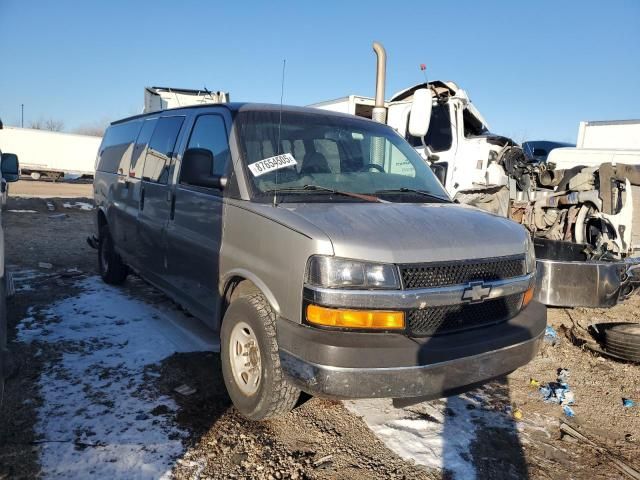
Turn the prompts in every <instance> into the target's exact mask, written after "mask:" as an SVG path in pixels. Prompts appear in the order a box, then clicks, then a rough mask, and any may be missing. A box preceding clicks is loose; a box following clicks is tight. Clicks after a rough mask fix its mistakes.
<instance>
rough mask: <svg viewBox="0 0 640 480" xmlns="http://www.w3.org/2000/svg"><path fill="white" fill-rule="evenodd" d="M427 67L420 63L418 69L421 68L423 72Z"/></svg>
mask: <svg viewBox="0 0 640 480" xmlns="http://www.w3.org/2000/svg"><path fill="white" fill-rule="evenodd" d="M426 69H427V65H426V64H424V63H421V64H420V70H422V71H423V72H424V71H425V70H426Z"/></svg>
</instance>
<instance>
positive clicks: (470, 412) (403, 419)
mask: <svg viewBox="0 0 640 480" xmlns="http://www.w3.org/2000/svg"><path fill="white" fill-rule="evenodd" d="M344 403H345V406H346V407H347V409H348V410H350V411H351V412H353V413H355V414H356V415H358V416H360V417H362V419H363V420H364V421H365V423H366V424H367V426H368V427H369V428H370V429H371V430H372V431H373V433H375V434H376V436H377V437H378V438H380V439H381V440H382V441H383V442H384V443H385V445H386V446H387V447H388V448H389V449H390V450H392V451H394V452H395V453H397V454H398V455H399V456H400V457H402V458H405V459H413V460H414V461H415V462H416V463H418V464H421V465H425V466H426V467H428V468H432V469H438V470H445V469H446V470H448V471H449V472H451V473H452V474H453V477H454V478H460V479H473V478H476V469H475V467H474V464H473V458H472V453H471V445H472V443H473V442H474V440H475V439H476V429H477V428H486V427H496V428H513V427H512V425H513V422H512V421H511V420H510V418H509V416H508V415H506V414H504V413H503V412H501V411H493V410H491V409H488V408H483V407H487V405H486V404H485V397H483V395H481V394H479V393H478V391H475V392H470V393H468V394H464V395H458V396H454V397H449V398H447V399H440V400H435V401H431V402H422V403H419V404H417V405H412V406H409V407H405V408H395V407H394V406H393V403H392V400H391V399H371V400H349V401H345V402H344Z"/></svg>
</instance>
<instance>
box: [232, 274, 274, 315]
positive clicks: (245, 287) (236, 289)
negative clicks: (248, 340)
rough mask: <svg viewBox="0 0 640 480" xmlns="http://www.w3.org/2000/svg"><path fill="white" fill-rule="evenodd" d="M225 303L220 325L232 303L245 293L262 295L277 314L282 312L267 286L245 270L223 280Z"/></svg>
mask: <svg viewBox="0 0 640 480" xmlns="http://www.w3.org/2000/svg"><path fill="white" fill-rule="evenodd" d="M223 285H224V290H223V296H222V299H223V302H222V308H221V311H220V324H222V319H223V318H224V314H225V312H226V310H227V307H228V306H229V305H230V304H231V302H232V301H233V300H234V299H235V298H237V297H238V296H240V295H242V294H243V293H249V292H250V293H261V294H262V295H264V297H265V298H266V299H267V302H269V305H271V308H272V309H273V311H274V312H276V314H278V313H279V312H280V304H279V303H278V300H277V299H276V297H275V295H274V294H273V292H272V291H271V289H270V288H269V287H268V286H267V284H266V283H265V282H264V281H262V280H261V279H260V278H259V277H258V276H257V275H255V274H254V273H252V272H250V271H248V270H245V269H236V270H232V271H231V272H228V273H227V274H226V275H225V277H224V280H223Z"/></svg>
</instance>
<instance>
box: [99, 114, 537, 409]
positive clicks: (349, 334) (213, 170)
mask: <svg viewBox="0 0 640 480" xmlns="http://www.w3.org/2000/svg"><path fill="white" fill-rule="evenodd" d="M94 195H95V201H96V205H97V217H96V221H97V233H96V237H94V238H93V239H92V243H94V245H95V246H96V247H97V248H98V260H99V268H100V273H101V275H102V277H103V279H104V280H105V281H106V282H107V283H111V284H118V283H121V282H123V281H125V278H126V276H127V274H128V273H129V272H135V273H137V274H139V275H140V276H142V277H143V278H144V279H146V280H147V281H148V282H150V283H151V284H153V285H155V286H157V287H158V288H159V289H161V290H162V291H164V292H165V293H166V294H167V295H168V296H169V297H171V298H173V299H174V300H175V301H176V302H177V303H179V304H180V305H182V306H183V307H184V308H185V309H187V310H188V311H190V312H191V313H193V315H195V316H197V317H199V318H200V319H201V320H202V321H203V322H205V323H207V324H208V325H209V326H210V327H211V328H213V329H214V330H215V331H217V332H219V336H220V345H221V363H222V373H223V376H224V380H225V384H226V386H227V389H228V392H229V396H230V397H231V400H232V401H233V403H234V405H235V406H236V408H237V409H238V410H239V411H240V412H241V413H242V414H243V415H245V416H246V417H247V418H250V419H256V420H258V419H266V418H270V417H274V416H277V415H280V414H283V413H285V412H288V411H289V410H291V409H292V408H293V406H294V405H295V404H296V402H297V400H298V397H299V395H300V392H301V391H304V392H307V393H310V394H313V395H320V396H325V397H330V398H336V399H343V398H372V397H391V398H412V397H424V398H437V397H441V396H445V395H447V394H450V393H452V392H458V391H461V390H463V389H465V388H469V387H470V386H472V385H476V384H478V383H482V382H485V381H487V380H489V379H493V378H495V377H498V376H501V375H503V374H505V373H508V372H511V371H513V370H514V369H516V368H518V367H520V366H521V365H524V364H525V363H527V362H528V361H529V360H531V359H532V358H533V357H534V356H535V354H536V352H537V349H538V346H539V342H540V340H541V336H542V335H543V332H544V329H545V326H546V310H545V307H544V306H542V305H541V304H539V303H536V302H535V301H533V300H532V298H533V287H534V284H535V258H534V253H533V246H532V243H531V240H530V238H529V236H528V234H527V232H526V231H525V230H524V228H523V227H521V226H520V225H517V224H516V223H514V222H511V221H509V220H507V219H503V218H499V217H497V216H494V215H491V214H488V213H485V212H482V211H480V210H477V209H474V208H472V207H465V206H462V205H458V204H455V203H453V202H452V201H451V200H450V198H449V197H448V195H447V193H446V192H445V190H444V189H443V187H442V185H441V184H440V183H439V182H438V180H437V179H436V177H435V176H434V174H433V173H432V172H431V170H430V169H429V167H428V166H427V165H426V164H425V162H424V161H423V160H422V159H421V158H420V157H419V156H418V154H417V153H416V152H415V150H414V149H413V148H412V147H411V146H410V145H409V144H408V143H406V142H405V140H404V139H402V138H401V137H400V136H399V135H398V134H397V133H396V132H395V131H394V130H392V129H391V128H389V127H387V126H385V125H383V124H380V123H376V122H373V121H370V120H366V119H362V118H357V117H354V116H349V115H343V114H339V113H333V112H327V111H321V110H316V109H310V108H297V107H283V106H280V105H275V106H273V105H262V104H233V103H229V104H220V105H200V106H193V107H187V108H178V109H171V110H164V111H161V112H155V113H150V114H145V115H140V116H135V117H131V118H127V119H124V120H120V121H117V122H114V123H113V124H111V126H110V127H109V129H108V130H107V132H106V134H105V136H104V139H103V142H102V145H101V147H100V150H99V154H98V160H97V168H96V174H95V180H94Z"/></svg>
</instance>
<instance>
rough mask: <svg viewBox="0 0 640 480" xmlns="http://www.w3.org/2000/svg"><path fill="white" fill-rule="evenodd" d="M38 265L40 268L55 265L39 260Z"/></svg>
mask: <svg viewBox="0 0 640 480" xmlns="http://www.w3.org/2000/svg"><path fill="white" fill-rule="evenodd" d="M38 267H40V268H47V269H49V268H53V265H51V264H50V263H49V262H38Z"/></svg>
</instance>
